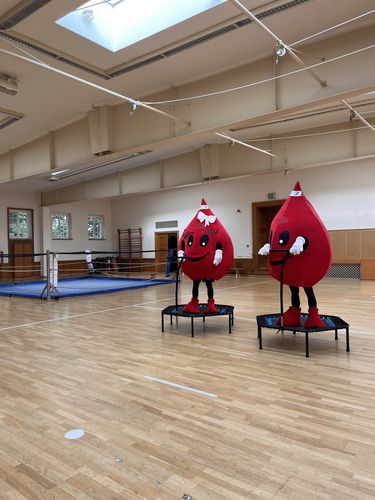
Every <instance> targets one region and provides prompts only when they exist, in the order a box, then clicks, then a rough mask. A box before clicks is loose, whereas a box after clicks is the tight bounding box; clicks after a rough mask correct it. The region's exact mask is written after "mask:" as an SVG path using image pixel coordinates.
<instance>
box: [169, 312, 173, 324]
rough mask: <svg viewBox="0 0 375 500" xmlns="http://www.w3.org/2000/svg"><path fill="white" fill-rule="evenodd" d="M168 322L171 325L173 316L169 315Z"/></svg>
mask: <svg viewBox="0 0 375 500" xmlns="http://www.w3.org/2000/svg"><path fill="white" fill-rule="evenodd" d="M169 321H170V324H171V325H173V316H172V314H170V315H169Z"/></svg>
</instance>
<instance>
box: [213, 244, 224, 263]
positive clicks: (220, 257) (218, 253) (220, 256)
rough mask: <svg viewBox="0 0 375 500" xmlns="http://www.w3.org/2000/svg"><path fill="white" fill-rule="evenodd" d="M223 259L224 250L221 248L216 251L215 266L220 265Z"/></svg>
mask: <svg viewBox="0 0 375 500" xmlns="http://www.w3.org/2000/svg"><path fill="white" fill-rule="evenodd" d="M222 260H223V251H222V250H220V249H219V248H218V249H217V250H216V251H215V258H214V266H218V265H219V264H220V262H221V261H222Z"/></svg>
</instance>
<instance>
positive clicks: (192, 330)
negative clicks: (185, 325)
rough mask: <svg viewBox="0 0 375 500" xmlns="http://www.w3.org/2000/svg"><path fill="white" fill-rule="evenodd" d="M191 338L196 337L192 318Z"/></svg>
mask: <svg viewBox="0 0 375 500" xmlns="http://www.w3.org/2000/svg"><path fill="white" fill-rule="evenodd" d="M191 336H192V337H194V318H193V317H191Z"/></svg>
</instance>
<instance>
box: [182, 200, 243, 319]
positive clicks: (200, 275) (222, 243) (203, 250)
mask: <svg viewBox="0 0 375 500" xmlns="http://www.w3.org/2000/svg"><path fill="white" fill-rule="evenodd" d="M178 257H179V258H183V259H184V260H183V263H182V265H181V267H182V270H183V272H184V273H185V274H186V275H187V276H189V278H190V279H192V280H193V293H192V295H193V296H192V299H191V300H190V302H189V303H188V304H187V305H186V306H185V307H184V312H189V313H199V312H200V311H199V302H198V290H199V284H200V282H201V281H203V282H205V283H206V286H207V294H208V303H207V307H206V309H205V311H204V312H219V310H218V309H217V307H216V306H215V301H214V292H213V286H212V283H213V282H214V281H217V280H219V279H220V278H222V277H223V276H224V275H225V274H227V273H228V272H229V270H230V268H231V267H232V264H233V258H234V255H233V244H232V241H231V239H230V236H229V234H228V233H227V231H226V230H225V228H224V226H223V225H222V224H221V222H220V221H219V219H218V218H217V217H216V215H214V214H213V212H212V211H211V209H210V208H209V207H208V205H207V203H206V201H205V200H204V199H202V202H201V206H200V208H199V210H198V212H197V214H196V215H195V216H194V218H193V219H192V220H191V221H190V223H189V225H188V226H187V227H186V229H185V230H184V232H183V234H182V236H181V238H180V241H179V244H178Z"/></svg>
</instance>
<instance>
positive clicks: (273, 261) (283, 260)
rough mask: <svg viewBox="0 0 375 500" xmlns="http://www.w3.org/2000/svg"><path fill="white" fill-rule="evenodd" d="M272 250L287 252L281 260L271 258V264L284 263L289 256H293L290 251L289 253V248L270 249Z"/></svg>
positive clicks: (278, 264)
mask: <svg viewBox="0 0 375 500" xmlns="http://www.w3.org/2000/svg"><path fill="white" fill-rule="evenodd" d="M270 251H271V252H287V253H286V255H285V257H284V258H282V259H279V260H271V259H269V262H270V264H271V266H281V264H284V263H285V262H286V261H287V260H288V259H289V257H291V255H290V253H289V248H286V249H285V250H272V249H271V250H270Z"/></svg>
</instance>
